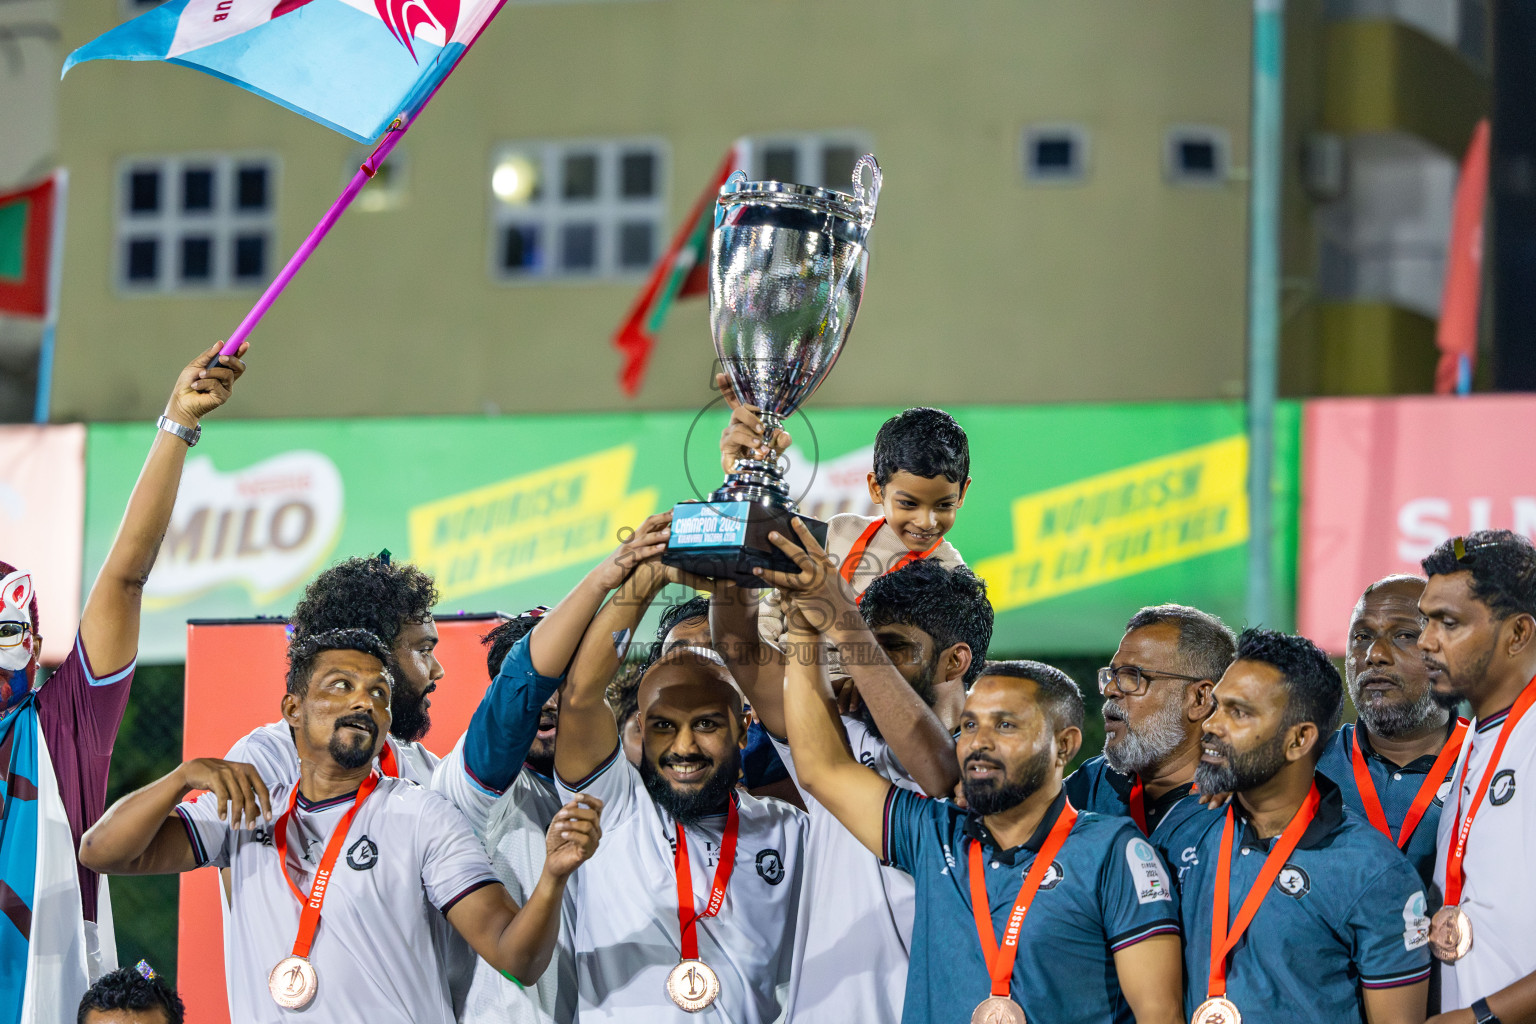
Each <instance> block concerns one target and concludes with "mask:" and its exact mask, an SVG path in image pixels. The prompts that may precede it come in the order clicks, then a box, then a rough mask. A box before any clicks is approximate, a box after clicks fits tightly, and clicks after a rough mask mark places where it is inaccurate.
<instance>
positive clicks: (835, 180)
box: [821, 146, 859, 195]
mask: <svg viewBox="0 0 1536 1024" xmlns="http://www.w3.org/2000/svg"><path fill="white" fill-rule="evenodd" d="M858 162H859V153H858V150H856V149H854V148H853V147H852V146H828V147H827V148H826V149H824V150H822V151H821V183H822V184H823V185H825V186H826V187H827V188H835V189H837V190H838V191H839V192H847V193H849V194H850V195H852V194H853V165H854V164H856V163H858Z"/></svg>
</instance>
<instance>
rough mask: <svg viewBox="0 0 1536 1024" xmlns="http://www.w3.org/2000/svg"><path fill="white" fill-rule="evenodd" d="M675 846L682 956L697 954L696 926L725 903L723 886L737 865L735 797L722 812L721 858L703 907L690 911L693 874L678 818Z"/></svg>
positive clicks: (685, 958) (687, 958)
mask: <svg viewBox="0 0 1536 1024" xmlns="http://www.w3.org/2000/svg"><path fill="white" fill-rule="evenodd" d="M676 825H677V850H676V852H675V853H673V854H672V867H673V868H674V870H675V871H676V873H677V921H678V923H679V924H680V925H682V928H683V938H682V948H683V959H684V960H697V959H698V958H699V933H698V931H697V928H696V926H697V925H698V923H699V920H700V919H701V918H705V917H714V916H715V915H716V914H718V913H720V908H721V907H722V906H724V905H725V887H726V886H728V885H730V884H731V871H732V870H733V869H734V868H735V867H736V833H737V831H738V828H739V825H740V823H739V822H738V820H737V817H736V801H735V800H731V801H730V802H729V806H728V808H727V809H726V812H725V835H724V836H723V837H721V839H720V862H719V863H718V864H716V865H715V880H714V884H713V885H712V886H711V887H710V890H709V902H708V903H707V904H705V906H704V909H703V910H702V911H701V912H699V913H697V914H695V913H694V912H693V874H692V873H691V871H690V870H689V867H688V837H687V836H685V835H684V834H683V823H682V822H680V821H679V822H677V823H676Z"/></svg>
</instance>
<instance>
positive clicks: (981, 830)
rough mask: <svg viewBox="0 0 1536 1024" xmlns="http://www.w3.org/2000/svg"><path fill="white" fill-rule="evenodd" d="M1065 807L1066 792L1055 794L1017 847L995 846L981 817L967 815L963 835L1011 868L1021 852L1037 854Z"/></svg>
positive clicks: (990, 833)
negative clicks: (1036, 823) (1037, 821)
mask: <svg viewBox="0 0 1536 1024" xmlns="http://www.w3.org/2000/svg"><path fill="white" fill-rule="evenodd" d="M1066 806H1067V791H1066V790H1065V789H1063V790H1062V791H1061V792H1060V793H1057V794H1056V799H1055V800H1052V801H1051V806H1049V807H1047V808H1046V809H1045V814H1044V815H1042V816H1041V818H1040V824H1038V825H1036V826H1035V831H1034V832H1033V833H1032V834H1031V835H1030V837H1029V838H1028V839H1026V840H1024V842H1023V843H1022V844H1021V845H1019V846H1014V847H1010V848H1009V849H1006V850H1005V849H1003V848H1002V847H1000V846H998V845H997V840H996V839H995V838H993V836H992V832H991V830H990V829H988V828H987V826H986V825H985V824H984V823H983V822H982V820H981V815H979V814H967V815H966V816H965V825H964V828H965V834H966V835H968V836H970V837H971V838H972V839H975V840H977V841H979V842H982V843H985V844H986V845H987V846H988V847H990V848H991V850H992V859H993V860H995V861H997V862H998V863H1000V864H1007V865H1008V866H1009V867H1012V866H1013V864H1014V862H1015V861H1017V860H1018V859H1019V857H1020V856H1021V855H1022V854H1023V851H1025V850H1028V851H1029V852H1030V853H1039V852H1040V847H1042V846H1044V845H1045V837H1046V836H1048V835H1050V834H1051V826H1052V825H1054V824H1056V819H1057V818H1058V817H1060V816H1061V812H1062V810H1063V809H1064V808H1065V807H1066Z"/></svg>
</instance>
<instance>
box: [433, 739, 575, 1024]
mask: <svg viewBox="0 0 1536 1024" xmlns="http://www.w3.org/2000/svg"><path fill="white" fill-rule="evenodd" d="M432 788H433V789H435V790H437V791H438V792H439V793H441V794H443V796H445V797H447V799H448V801H449V802H450V803H452V804H453V805H454V806H455V807H457V808H458V809H459V810H460V811H462V812H463V813H464V817H465V818H466V819H468V821H469V824H470V827H471V828H473V829H474V830H475V834H476V835H477V836H479V837H480V841H481V843H482V844H483V845H484V847H485V852H486V854H487V855H489V857H490V858H491V866H492V867H493V868H495V870H496V875H497V877H498V878H500V879H501V882H502V884H503V885H505V886H506V887H507V891H508V892H510V893H511V894H512V898H513V899H514V900H516V901H517V903H518V905H519V906H521V905H522V904H524V903H526V902H527V901H528V895H529V893H531V892H533V889H534V886H536V885H537V884H538V882H539V876H540V875H541V874H542V873H543V871H544V854H545V851H546V850H547V845H546V844H547V840H546V833H547V832H548V830H549V823H550V822H551V821H553V820H554V817H555V812H557V811H558V810H560V807H561V806H562V805H561V803H560V794H559V793H557V792H555V784H554V782H553V781H552V780H550V779H546V778H544V777H543V776H541V775H539V774H538V773H536V772H534V771H532V770H531V769H529V768H528V767H527V766H524V767H523V769H522V770H521V771H519V772H518V773H517V778H515V779H513V780H512V785H511V786H510V787H508V789H507V791H506V792H505V793H502V794H500V795H498V794H497V793H496V792H495V791H494V790H490V789H487V788H485V787H484V786H482V785H481V784H480V783H479V782H476V781H475V779H474V777H473V776H472V775H471V774H470V773H469V772H467V771H465V769H464V739H463V737H460V738H459V742H458V745H457V746H455V747H454V748H453V752H452V753H450V754H449V755H448V756H447V757H445V758H443V759H442V761H441V762H440V763H439V764H438V766H437V769H436V771H434V772H433V775H432ZM570 907H571V902H570V901H569V900H566V901H565V902H564V904H563V906H562V910H563V914H562V918H563V919H562V922H561V927H560V941H559V943H558V944H556V946H555V955H554V959H552V960H551V961H550V963H549V967H548V968H547V969H546V970H545V971H544V973H543V975H542V976H540V978H539V980H538V981H537V982H536V983H535V984H533V985H531V986H529V987H528V988H526V989H525V988H523V987H521V986H520V985H518V984H517V983H515V982H512V981H509V980H507V978H505V977H504V976H503V975H502V974H501V972H500V971H498V970H496V968H494V967H492V966H491V965H490V964H488V963H486V962H485V961H484V960H480V959H478V958H477V959H476V962H475V973H474V979H473V983H472V985H471V986H470V990H469V996H468V999H467V1000H466V1001H465V1004H464V1012H463V1015H462V1016H461V1017H460V1020H461V1021H463V1022H464V1024H523V1022H528V1024H552V1022H554V1024H565V1022H568V1021H571V1020H574V1019H575V1014H576V960H575V958H574V956H573V955H572V953H571V948H570V920H569V918H570Z"/></svg>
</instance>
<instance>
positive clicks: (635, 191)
mask: <svg viewBox="0 0 1536 1024" xmlns="http://www.w3.org/2000/svg"><path fill="white" fill-rule="evenodd" d="M619 167H620V173H619V178H620V180H621V182H622V184H621V187H620V191H621V192H622V193H623V194H624V198H625V199H649V198H651V197H652V196H654V195H655V194H656V154H655V153H625V154H624V157H623V159H622V160H620V161H619Z"/></svg>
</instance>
